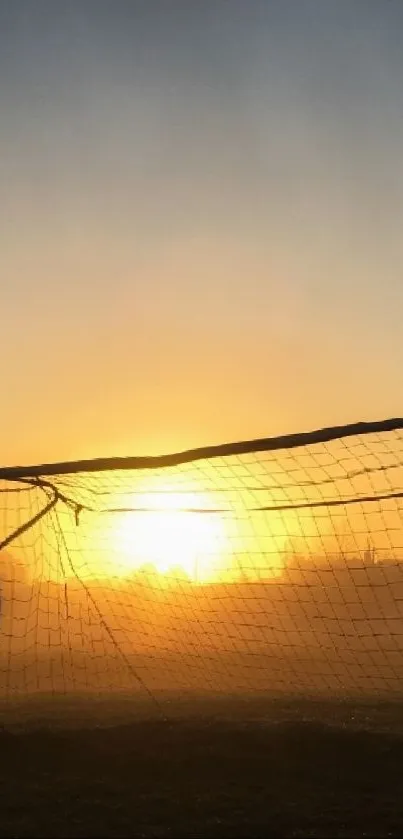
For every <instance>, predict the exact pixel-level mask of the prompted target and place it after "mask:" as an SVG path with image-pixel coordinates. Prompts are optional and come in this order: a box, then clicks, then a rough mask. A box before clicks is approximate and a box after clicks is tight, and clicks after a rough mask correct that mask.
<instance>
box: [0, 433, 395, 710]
mask: <svg viewBox="0 0 403 839" xmlns="http://www.w3.org/2000/svg"><path fill="white" fill-rule="evenodd" d="M0 510H1V512H0V522H1V524H0V585H1V626H0V700H1V701H2V702H9V701H10V700H12V701H13V702H16V701H17V700H18V699H19V698H20V699H24V698H27V697H28V698H29V697H39V696H48V695H53V696H55V695H62V694H64V695H66V696H67V697H68V696H70V695H71V696H78V695H80V696H81V695H87V694H89V695H91V696H95V695H97V696H104V695H105V696H110V695H111V694H113V695H116V696H119V695H124V696H130V697H139V698H140V699H144V700H145V701H147V702H149V703H150V708H151V707H152V705H159V706H160V707H162V706H163V703H164V702H165V701H166V700H168V699H170V698H171V699H172V697H173V696H176V697H188V698H189V697H206V696H211V697H217V696H222V697H225V696H242V697H246V696H248V697H258V696H260V697H267V696H273V697H275V696H286V697H332V698H336V697H358V698H365V697H370V696H377V697H379V696H383V697H385V698H388V699H392V698H393V697H396V696H400V695H401V694H402V692H403V655H402V653H403V420H402V419H392V420H386V421H383V422H378V423H369V424H365V423H360V424H356V425H350V426H344V427H341V428H332V429H323V430H320V431H316V432H312V433H309V434H297V435H289V436H285V437H277V438H269V439H265V440H257V441H247V442H242V443H235V444H228V445H223V446H216V447H208V448H204V449H196V450H193V451H188V452H182V453H177V454H174V455H166V456H161V457H150V458H147V457H134V458H118V459H116V458H115V459H103V460H92V461H84V462H76V463H59V464H50V465H49V464H45V465H39V466H34V467H18V468H3V469H1V470H0Z"/></svg>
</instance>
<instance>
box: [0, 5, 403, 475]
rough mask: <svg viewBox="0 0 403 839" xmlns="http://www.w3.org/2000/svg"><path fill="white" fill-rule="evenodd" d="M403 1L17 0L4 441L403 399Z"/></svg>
mask: <svg viewBox="0 0 403 839" xmlns="http://www.w3.org/2000/svg"><path fill="white" fill-rule="evenodd" d="M402 160H403V3H402V2H401V0H378V2H373V0H345V1H344V0H187V2H185V0H183V2H179V0H178V2H173V0H159V1H157V0H109V1H108V2H106V1H105V0H69V2H66V3H60V2H54V0H47V1H46V0H35V2H34V3H33V2H31V0H0V184H1V195H0V197H1V201H0V282H1V292H0V313H1V346H2V354H1V380H0V382H1V412H0V460H1V461H2V463H4V464H8V463H16V462H19V463H21V462H34V461H43V460H58V459H64V458H75V457H91V456H100V455H107V454H121V455H123V454H137V453H139V454H140V453H157V452H164V451H169V450H173V449H177V448H185V447H188V446H190V445H201V444H205V443H215V442H224V441H229V440H234V439H237V438H245V437H247V438H251V437H257V436H266V435H270V434H277V433H285V432H288V431H297V430H301V431H302V430H310V429H312V428H314V427H320V426H322V425H328V424H335V423H341V422H349V421H355V420H360V419H363V420H367V419H378V418H383V417H385V416H389V415H400V414H401V413H402V386H403V333H402V320H403V273H402V269H403V165H402Z"/></svg>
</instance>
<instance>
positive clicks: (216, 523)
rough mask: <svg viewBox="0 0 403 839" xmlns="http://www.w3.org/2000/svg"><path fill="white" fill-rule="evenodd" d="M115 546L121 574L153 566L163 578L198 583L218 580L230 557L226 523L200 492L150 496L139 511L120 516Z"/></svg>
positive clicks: (139, 500)
mask: <svg viewBox="0 0 403 839" xmlns="http://www.w3.org/2000/svg"><path fill="white" fill-rule="evenodd" d="M113 540H114V548H115V555H116V556H117V558H118V562H119V566H120V569H121V571H122V572H124V571H126V573H127V572H129V571H135V570H136V569H140V568H142V567H144V566H152V567H153V568H154V569H155V570H156V571H157V572H158V573H159V574H160V575H165V576H171V577H172V576H175V574H177V573H178V572H181V573H182V574H184V575H185V576H186V577H187V578H189V580H191V581H193V582H205V581H208V580H213V579H214V578H217V577H218V576H219V572H220V569H221V567H222V565H223V562H224V560H225V557H226V555H227V554H228V544H227V537H226V533H225V523H224V520H223V518H222V516H220V514H219V513H215V512H209V511H208V498H204V497H201V496H200V494H196V493H190V492H189V493H188V492H186V493H177V492H171V493H164V492H156V493H155V492H154V493H149V494H147V493H145V494H144V495H141V496H140V497H139V498H137V500H136V510H135V512H128V513H124V514H122V515H120V516H119V522H118V523H117V524H116V526H115V528H114V537H113Z"/></svg>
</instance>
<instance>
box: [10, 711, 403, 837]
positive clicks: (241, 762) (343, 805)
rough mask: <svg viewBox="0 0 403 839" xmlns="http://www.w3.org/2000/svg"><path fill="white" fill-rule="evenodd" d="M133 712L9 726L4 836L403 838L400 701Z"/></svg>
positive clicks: (71, 716)
mask: <svg viewBox="0 0 403 839" xmlns="http://www.w3.org/2000/svg"><path fill="white" fill-rule="evenodd" d="M128 707H129V706H128V705H127V702H126V703H125V704H124V703H123V704H122V705H121V706H119V703H115V705H113V704H112V703H111V706H110V709H111V713H110V715H109V717H108V720H109V724H108V725H103V726H100V725H99V724H98V723H99V722H100V720H101V719H102V720H103V721H104V722H105V720H106V719H107V716H106V714H105V705H103V706H101V705H99V703H97V702H96V701H95V700H94V701H93V702H92V703H89V702H88V701H87V703H83V704H82V705H81V706H80V704H79V703H78V704H77V707H76V708H75V709H74V707H73V706H71V705H70V706H69V708H68V713H67V706H66V708H65V709H64V711H63V713H62V714H61V715H60V717H59V718H56V717H55V718H54V719H53V724H52V725H50V726H49V725H48V726H47V727H44V726H43V724H41V725H40V726H39V727H38V726H34V725H33V723H32V722H27V721H25V722H24V724H23V725H21V724H18V721H17V717H16V718H15V720H14V723H13V725H11V726H10V727H5V728H4V729H3V730H2V731H1V733H0V749H1V755H2V760H1V762H0V835H1V836H4V837H6V836H7V837H19V836H21V837H28V836H30V837H36V836H44V837H50V836H56V837H96V836H111V837H125V836H136V837H137V836H138V837H140V836H144V837H152V836H153V837H187V836H195V837H196V836H197V837H215V836H217V837H221V836H222V837H224V836H226V837H230V836H236V837H262V836H265V837H270V836H273V837H279V836H284V837H292V836H293V837H327V836H329V837H330V836H339V837H358V836H382V837H386V836H396V837H397V836H402V835H403V713H402V711H401V709H400V706H399V705H398V704H395V705H390V706H387V705H369V704H367V705H360V706H358V705H357V706H355V707H353V706H351V705H345V704H344V705H343V704H337V705H336V704H330V703H316V704H315V703H309V702H306V703H303V702H299V703H298V704H295V703H288V704H287V703H283V702H282V703H280V702H272V703H265V702H264V701H263V700H260V701H259V702H249V703H248V702H246V701H245V702H240V701H238V702H236V703H230V702H228V703H225V702H223V701H221V702H219V703H214V702H210V703H209V704H207V703H204V702H203V703H199V704H198V705H197V704H195V703H192V704H191V705H189V708H188V709H187V710H186V708H185V706H179V705H178V706H175V703H174V702H173V703H172V712H170V717H171V719H170V721H168V722H164V721H162V720H156V719H145V718H144V719H141V718H140V717H137V718H136V717H135V715H132V716H131V717H130V713H129V712H128ZM125 709H126V710H125ZM37 710H38V709H36V711H37ZM47 716H48V714H47V709H46V703H44V705H43V720H45V719H46V717H47ZM64 716H65V721H63V718H64ZM118 719H121V720H122V723H121V724H117V720H118Z"/></svg>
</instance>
